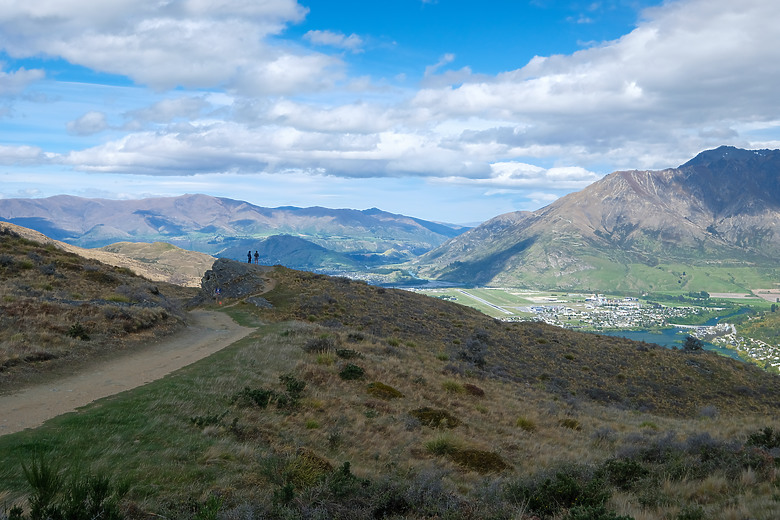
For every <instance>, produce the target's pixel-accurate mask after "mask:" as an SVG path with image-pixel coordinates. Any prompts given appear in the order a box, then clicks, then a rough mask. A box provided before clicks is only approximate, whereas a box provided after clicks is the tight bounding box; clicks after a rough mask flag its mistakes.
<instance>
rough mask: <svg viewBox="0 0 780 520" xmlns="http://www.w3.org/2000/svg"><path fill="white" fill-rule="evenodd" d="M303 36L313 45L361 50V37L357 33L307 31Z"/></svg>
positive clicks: (352, 50) (353, 50) (354, 50)
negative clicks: (347, 34)
mask: <svg viewBox="0 0 780 520" xmlns="http://www.w3.org/2000/svg"><path fill="white" fill-rule="evenodd" d="M303 38H304V39H306V40H308V41H310V42H311V43H313V44H314V45H327V46H329V47H336V48H338V49H345V50H348V51H351V52H362V47H363V39H362V38H361V37H360V36H358V35H357V34H354V33H353V34H350V35H349V36H346V35H344V34H343V33H340V32H333V31H308V32H307V33H306V34H304V35H303Z"/></svg>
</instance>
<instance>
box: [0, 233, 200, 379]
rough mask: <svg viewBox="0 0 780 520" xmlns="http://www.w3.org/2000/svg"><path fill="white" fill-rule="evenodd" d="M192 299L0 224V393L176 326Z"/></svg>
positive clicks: (187, 292) (176, 289)
mask: <svg viewBox="0 0 780 520" xmlns="http://www.w3.org/2000/svg"><path fill="white" fill-rule="evenodd" d="M193 294H194V291H193V290H191V289H189V290H188V289H184V288H180V287H176V286H172V285H168V284H164V283H151V282H149V281H148V280H145V279H143V278H140V277H137V276H135V275H133V274H132V273H131V272H130V271H128V270H127V269H122V268H116V267H111V266H107V265H104V264H101V263H100V262H97V261H95V260H88V259H85V258H81V257H79V256H77V255H74V254H71V253H66V252H64V251H61V250H59V249H57V248H55V247H53V246H42V245H40V244H38V243H36V242H32V241H29V240H25V239H23V238H21V237H18V236H15V235H14V233H12V232H7V231H6V230H5V228H2V225H1V224H0V391H3V390H6V389H9V388H12V387H14V388H15V387H18V386H19V385H20V384H23V383H25V382H26V381H28V380H31V379H36V378H38V379H39V378H40V377H41V374H43V375H44V376H45V374H46V373H47V372H48V371H50V370H52V369H61V370H67V369H68V368H69V367H70V366H72V365H73V364H77V363H83V362H85V361H87V360H89V359H91V358H93V357H95V356H97V355H106V354H110V353H111V352H113V351H116V350H120V349H126V348H132V347H133V346H134V345H138V344H139V343H141V342H144V341H148V340H149V339H151V338H153V337H156V336H161V335H165V334H168V333H170V332H172V331H174V330H176V329H178V328H180V327H181V326H182V325H183V313H182V311H181V301H182V300H184V299H186V298H189V297H191V296H192V295H193Z"/></svg>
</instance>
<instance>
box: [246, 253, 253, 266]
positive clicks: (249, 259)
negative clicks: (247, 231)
mask: <svg viewBox="0 0 780 520" xmlns="http://www.w3.org/2000/svg"><path fill="white" fill-rule="evenodd" d="M246 263H248V264H251V263H252V251H247V252H246Z"/></svg>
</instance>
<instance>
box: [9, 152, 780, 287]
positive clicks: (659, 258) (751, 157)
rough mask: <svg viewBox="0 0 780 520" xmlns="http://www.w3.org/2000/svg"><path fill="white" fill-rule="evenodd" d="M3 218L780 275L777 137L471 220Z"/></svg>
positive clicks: (122, 212)
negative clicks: (471, 223) (767, 143)
mask: <svg viewBox="0 0 780 520" xmlns="http://www.w3.org/2000/svg"><path fill="white" fill-rule="evenodd" d="M0 220H6V221H8V222H12V223H15V224H19V225H22V226H26V227H30V228H32V229H35V230H37V231H39V232H42V233H44V234H46V235H48V236H50V237H52V238H56V239H59V240H62V241H64V242H68V243H70V244H74V245H78V246H82V247H100V246H106V245H107V244H111V243H114V242H118V241H122V242H157V241H164V242H169V243H171V244H174V245H177V246H178V247H181V248H185V249H189V250H194V251H199V252H203V253H207V254H210V255H214V256H218V257H225V258H233V259H237V260H240V261H246V254H247V251H252V253H253V254H254V252H255V251H257V252H258V256H259V260H260V263H263V264H266V265H275V264H282V265H285V266H287V267H292V268H296V269H304V270H312V271H319V272H326V273H331V274H336V273H338V274H346V275H349V276H352V275H357V276H361V277H364V274H365V273H366V272H367V271H373V272H372V274H371V275H367V276H369V278H370V279H371V280H372V281H373V282H377V283H378V282H385V283H390V282H393V283H395V282H398V281H408V280H409V278H410V277H411V275H413V276H415V277H417V278H418V281H421V282H424V281H425V280H439V281H446V282H453V283H459V284H474V285H494V286H495V285H499V286H520V287H534V288H558V289H567V290H569V289H582V290H588V291H593V290H601V291H610V290H623V291H632V292H634V291H664V290H675V291H677V290H684V291H685V290H689V291H708V292H750V291H751V290H754V289H758V288H767V287H774V285H773V284H777V281H778V280H780V268H778V265H779V263H778V261H777V259H778V258H780V227H779V226H780V150H742V149H738V148H734V147H727V146H723V147H720V148H717V149H714V150H708V151H705V152H702V153H700V154H699V155H698V156H696V157H695V158H693V159H692V160H690V161H688V162H686V163H685V164H683V165H681V166H679V167H678V168H670V169H666V170H660V171H640V170H632V171H618V172H614V173H612V174H610V175H607V176H606V177H604V178H603V179H601V180H600V181H597V182H595V183H593V184H591V185H590V186H588V187H587V188H585V189H583V190H581V191H579V192H575V193H571V194H569V195H567V196H565V197H562V198H560V199H558V200H557V201H555V202H554V203H552V204H550V205H548V206H546V207H544V208H541V209H539V210H537V211H532V212H528V211H518V212H512V213H506V214H504V215H499V216H497V217H495V218H493V219H491V220H489V221H487V222H485V223H483V224H482V225H480V226H477V227H476V228H472V229H469V228H465V227H461V226H457V225H450V224H441V223H437V222H430V221H425V220H421V219H417V218H413V217H408V216H403V215H397V214H392V213H388V212H385V211H381V210H378V209H376V208H372V209H368V210H362V211H359V210H352V209H326V208H320V207H313V208H295V207H279V208H263V207H260V206H255V205H253V204H250V203H247V202H242V201H237V200H232V199H226V198H216V197H211V196H207V195H183V196H180V197H169V198H151V199H142V200H131V201H128V200H125V201H115V200H104V199H84V198H79V197H72V196H65V195H62V196H56V197H50V198H46V199H4V200H0ZM125 249H126V250H127V248H125ZM253 260H254V258H253ZM378 267H383V268H384V269H382V270H377V268H378ZM387 268H389V269H387ZM385 271H386V272H385ZM410 273H411V275H410ZM369 278H366V279H369Z"/></svg>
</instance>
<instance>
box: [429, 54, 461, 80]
mask: <svg viewBox="0 0 780 520" xmlns="http://www.w3.org/2000/svg"><path fill="white" fill-rule="evenodd" d="M453 61H455V55H454V54H452V53H447V54H445V55H444V56H442V57H441V58H440V59H439V61H438V62H436V63H435V64H433V65H428V66H427V67H425V76H426V77H428V76H432V75H434V74H436V72H437V71H438V70H439V69H441V68H442V67H445V66H446V65H449V64H450V63H452V62H453Z"/></svg>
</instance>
